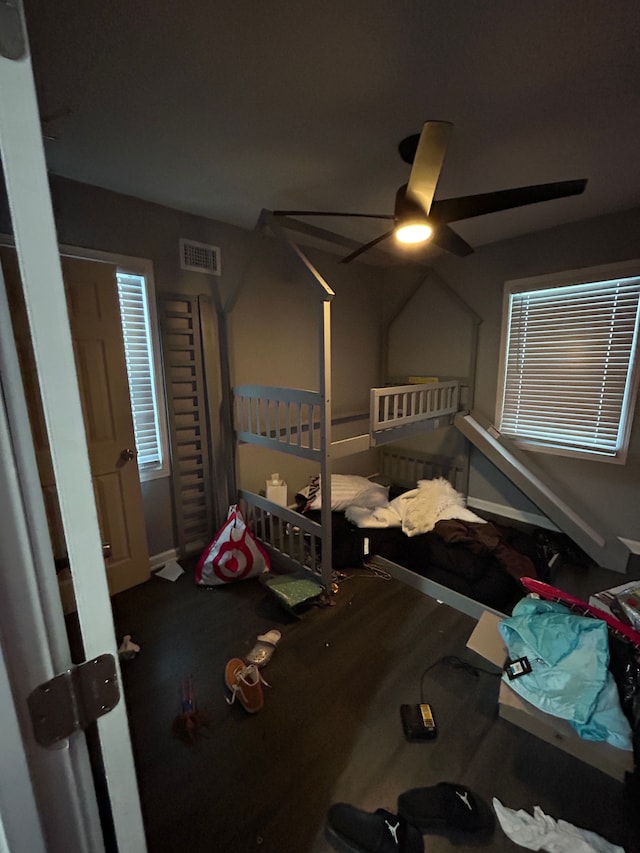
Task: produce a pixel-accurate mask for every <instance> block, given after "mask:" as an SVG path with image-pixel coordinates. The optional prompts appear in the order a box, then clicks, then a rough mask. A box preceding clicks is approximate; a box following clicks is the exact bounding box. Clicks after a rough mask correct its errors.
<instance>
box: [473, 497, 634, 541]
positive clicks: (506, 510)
mask: <svg viewBox="0 0 640 853" xmlns="http://www.w3.org/2000/svg"><path fill="white" fill-rule="evenodd" d="M467 506H468V507H469V508H471V509H480V510H484V511H485V512H490V513H491V514H492V515H499V516H502V517H503V518H511V519H513V521H522V522H523V523H524V524H531V525H532V526H533V527H542V528H543V529H544V530H555V531H556V532H560V528H559V527H556V525H555V524H554V523H553V522H552V521H549V519H548V518H547V517H546V516H544V515H537V514H536V513H534V512H525V511H524V510H520V509H514V508H513V507H512V506H504V505H503V504H497V503H494V502H493V501H484V500H482V499H481V498H469V499H468V500H467ZM618 538H619V539H620V541H621V542H623V543H624V544H625V545H626V546H627V548H628V549H629V550H630V551H631V553H632V554H640V542H639V541H638V540H637V539H626V538H625V537H624V536H620V537H618Z"/></svg>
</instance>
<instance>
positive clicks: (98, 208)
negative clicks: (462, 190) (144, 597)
mask: <svg viewBox="0 0 640 853" xmlns="http://www.w3.org/2000/svg"><path fill="white" fill-rule="evenodd" d="M51 192H52V200H53V205H54V213H55V218H56V227H57V231H58V239H59V242H60V243H61V244H66V245H72V246H79V247H83V248H91V249H97V250H100V251H104V252H113V253H116V254H122V255H130V256H135V257H142V258H148V259H150V260H151V261H152V262H153V266H154V277H155V285H156V291H157V293H159V294H160V293H163V292H165V293H187V294H199V293H209V294H211V295H212V296H213V297H214V300H219V301H221V302H222V303H225V304H226V303H227V301H228V300H229V299H230V298H232V297H233V296H234V295H237V302H236V304H235V308H234V310H233V312H232V313H231V315H230V319H229V337H230V354H229V355H230V366H231V379H232V383H233V384H240V383H261V384H267V385H292V386H297V387H301V388H312V389H317V388H318V387H319V386H318V376H319V374H318V366H319V352H320V346H319V338H318V327H319V302H318V300H317V299H316V292H317V287H316V286H315V284H314V282H312V280H311V278H310V276H309V274H308V273H306V271H305V270H304V268H303V266H302V264H301V263H300V262H299V261H298V260H296V259H295V258H294V257H293V255H292V254H291V252H290V251H289V250H287V249H285V248H283V247H282V246H281V245H280V244H279V243H278V242H277V241H275V240H274V239H273V238H271V237H262V238H257V239H256V238H255V237H254V236H253V235H252V234H251V232H247V231H245V230H244V229H241V228H236V227H235V226H231V225H227V224H225V223H221V222H216V221H213V220H207V219H203V218H201V217H198V216H194V215H191V214H188V213H184V212H181V211H177V210H172V209H169V208H165V207H162V206H160V205H156V204H151V203H148V202H144V201H141V200H139V199H135V198H132V197H129V196H123V195H120V194H117V193H113V192H110V191H108V190H103V189H100V188H98V187H92V186H88V185H85V184H81V183H78V182H75V181H70V180H67V179H64V178H59V177H56V176H53V177H52V178H51ZM10 230H11V228H10V222H9V220H8V217H7V212H6V209H4V211H0V231H3V232H5V233H10ZM181 237H187V238H190V239H192V240H197V241H199V242H203V243H209V244H213V245H215V246H219V247H220V249H221V259H222V275H221V276H220V277H213V276H205V275H201V274H198V273H191V272H185V271H184V270H182V269H181V268H180V262H179V252H178V240H179V239H180V238H181ZM309 255H310V257H311V259H312V261H313V262H314V263H315V264H316V265H317V267H318V270H319V271H320V273H321V274H322V275H323V276H325V277H326V278H327V279H328V281H329V283H330V284H331V285H332V287H333V289H334V290H335V297H334V299H333V304H332V322H333V346H332V358H333V363H334V365H335V369H334V373H335V377H334V397H333V405H334V411H338V412H341V413H344V412H352V411H355V410H360V409H365V408H367V409H368V390H369V388H370V387H371V386H372V385H376V384H379V382H380V365H381V358H380V347H381V327H382V324H383V322H384V318H385V312H388V311H389V310H391V307H392V306H393V305H394V300H393V299H392V300H389V299H386V300H385V299H384V298H383V297H384V290H383V280H382V276H381V274H380V272H379V270H376V269H371V268H369V267H365V266H363V265H360V264H353V265H350V266H344V265H340V264H338V263H336V260H337V258H336V257H335V256H333V255H329V254H327V253H325V252H323V251H320V250H318V249H314V250H309ZM240 284H242V287H241V288H239V285H240ZM396 298H397V295H396ZM239 456H240V465H239V471H240V473H241V483H242V485H243V486H244V487H246V488H250V489H255V490H258V489H260V488H264V480H265V478H266V477H267V476H268V475H269V474H270V473H272V472H273V471H278V473H280V474H281V475H282V476H284V477H285V478H286V479H287V480H288V481H289V483H290V485H291V491H290V495H291V494H292V493H293V490H295V489H296V488H299V487H302V486H303V485H305V484H306V482H307V481H308V478H309V476H310V475H311V474H312V473H315V471H314V470H313V468H312V467H311V468H310V467H309V464H308V463H300V462H298V461H297V460H295V459H293V457H286V456H283V455H282V454H268V453H265V452H264V451H260V450H258V449H256V448H246V449H243V450H242V452H241V453H240V454H239ZM374 464H375V463H374V462H373V461H372V460H371V457H370V456H369V455H368V454H360V455H359V457H358V458H355V459H351V460H348V461H347V462H344V463H342V469H343V470H348V471H350V472H351V471H352V472H354V473H371V471H372V466H373V465H374ZM336 470H340V466H338V467H337V468H336ZM142 491H143V501H144V512H145V522H146V528H147V538H148V543H149V551H150V553H151V554H159V553H162V552H164V551H166V550H169V549H171V548H173V547H174V546H175V544H176V537H175V532H174V524H173V497H172V490H171V481H170V478H163V479H157V480H152V481H149V482H147V483H143V485H142Z"/></svg>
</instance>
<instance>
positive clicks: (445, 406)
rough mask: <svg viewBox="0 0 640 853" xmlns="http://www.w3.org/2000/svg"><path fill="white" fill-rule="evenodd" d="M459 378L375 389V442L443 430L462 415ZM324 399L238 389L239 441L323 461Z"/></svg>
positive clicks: (314, 395)
mask: <svg viewBox="0 0 640 853" xmlns="http://www.w3.org/2000/svg"><path fill="white" fill-rule="evenodd" d="M459 400H460V382H459V380H457V379H456V380H448V381H446V382H431V383H423V384H420V385H393V386H389V387H385V388H372V389H371V394H370V413H369V440H368V442H367V443H368V445H369V446H371V447H375V446H377V445H380V444H386V443H388V442H390V441H397V440H398V438H399V437H400V433H401V432H402V431H404V432H407V431H409V430H411V431H413V430H415V431H417V430H420V429H428V428H438V427H440V426H444V425H445V424H446V423H451V421H452V419H453V415H455V413H456V412H457V411H458V408H459ZM322 404H323V399H322V395H321V394H320V393H319V392H316V391H305V390H301V389H296V388H273V387H269V386H262V385H242V386H238V387H236V388H234V410H235V426H236V437H237V439H238V441H241V442H247V443H249V444H257V445H260V446H262V447H269V448H271V449H273V450H278V451H280V452H285V453H292V454H295V455H297V456H301V457H303V458H305V459H313V460H316V461H320V459H321V453H322V447H321V436H322V424H321V412H322Z"/></svg>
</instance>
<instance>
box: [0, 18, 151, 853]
mask: <svg viewBox="0 0 640 853" xmlns="http://www.w3.org/2000/svg"><path fill="white" fill-rule="evenodd" d="M17 8H18V13H19V14H22V4H21V3H20V4H18V7H17ZM0 153H1V154H2V162H3V165H4V173H5V178H6V184H7V194H8V198H9V206H10V210H11V218H12V223H13V231H14V234H15V241H16V248H17V253H18V260H19V264H20V272H21V278H22V283H23V291H24V297H25V302H26V306H27V313H28V316H29V324H30V329H31V337H32V341H33V348H34V355H35V362H36V368H37V374H38V379H39V382H40V387H41V388H42V397H43V400H42V402H43V409H44V416H45V421H46V425H47V434H48V439H49V445H50V449H51V456H52V463H53V469H54V473H55V479H56V485H57V491H58V500H59V505H60V511H61V516H62V522H63V528H64V532H65V538H66V543H67V553H68V556H69V562H70V566H71V570H72V572H73V577H74V587H75V593H76V600H77V603H78V617H79V621H80V627H81V632H82V639H83V644H84V648H85V654H86V656H87V658H91V657H95V656H97V655H99V654H103V653H111V654H113V656H114V658H115V660H116V666H117V667H118V654H117V642H116V638H115V633H114V627H113V618H112V613H111V605H110V600H109V592H108V587H107V579H106V573H105V571H104V562H103V557H102V544H101V538H100V532H99V528H98V519H97V514H96V508H95V503H94V496H93V487H92V482H91V471H90V467H89V457H88V453H87V446H86V441H85V435H84V424H83V419H82V411H81V405H80V395H79V390H78V384H77V380H76V373H75V362H74V356H73V347H72V342H71V333H70V329H69V321H68V316H67V308H66V299H65V292H64V285H63V280H62V271H61V267H60V257H59V254H58V246H57V241H56V230H55V223H54V218H53V211H52V205H51V197H50V194H49V186H48V181H47V170H46V165H45V159H44V151H43V148H42V139H41V130H40V121H39V115H38V106H37V100H36V92H35V86H34V82H33V73H32V68H31V60H30V56H29V53H28V50H27V51H26V52H25V53H24V55H23V56H21V57H20V58H18V59H8V58H7V57H6V56H0ZM7 426H8V429H9V430H10V438H11V439H13V438H14V437H15V435H14V431H15V427H14V426H13V425H9V424H8V425H7ZM20 468H21V466H20V462H19V461H18V463H17V471H16V478H15V483H14V487H13V489H12V499H14V500H15V501H16V503H17V502H18V500H19V497H20V488H19V481H20V477H21V475H23V472H22V471H21V470H20ZM26 473H27V474H28V472H26ZM31 498H32V496H31V497H29V496H28V495H27V494H26V493H23V494H22V499H23V501H24V504H25V508H26V511H27V514H28V513H29V511H30V510H31V509H33V507H32V506H31V502H32V501H31ZM36 514H37V513H36ZM15 523H16V525H18V524H19V520H18V518H17V517H16V522H15ZM25 527H26V530H25V532H26V535H27V537H28V538H27V542H26V543H24V545H25V546H27V545H28V544H29V542H30V537H31V530H30V529H29V527H28V526H27V525H26V520H25ZM17 534H18V530H17V527H16V530H15V535H16V540H17ZM3 539H4V536H3ZM24 556H26V554H25V555H24ZM51 562H52V560H51ZM33 565H34V563H33V562H32V563H31V566H32V567H33ZM28 567H29V563H28V562H27V561H25V568H26V569H27V570H26V571H24V572H23V575H24V578H25V583H24V584H16V588H17V589H19V592H18V593H15V592H13V591H11V590H12V588H11V587H9V595H8V597H7V600H6V601H5V602H3V604H2V614H1V616H2V624H3V628H4V625H5V624H7V623H5V621H4V616H5V612H8V613H10V616H11V621H12V623H13V624H15V625H18V626H19V627H20V630H21V632H22V633H23V636H22V637H21V638H20V640H18V639H17V638H14V637H13V636H12V635H11V633H9V634H8V635H7V634H6V633H3V634H2V637H1V641H2V650H3V653H4V657H5V660H6V661H7V664H8V666H9V673H10V676H11V677H12V684H14V682H15V678H14V674H15V673H16V672H19V671H20V670H19V663H18V662H25V663H28V664H30V666H31V669H32V670H33V669H34V665H33V661H34V660H38V659H41V660H43V661H45V660H46V659H47V658H48V659H49V667H50V668H51V667H52V665H53V661H52V659H51V645H52V644H54V641H55V637H59V636H60V629H61V627H63V626H64V622H63V617H62V609H61V604H60V598H59V594H58V591H57V588H56V587H55V586H54V587H53V588H52V584H49V583H45V584H42V585H40V584H38V583H36V582H35V581H36V579H37V575H36V573H35V572H33V574H31V573H30V572H29V571H28ZM43 568H46V567H43ZM21 595H22V596H24V597H26V598H25V599H24V600H23V601H21V600H20V597H21ZM25 604H26V605H28V606H25ZM20 605H22V607H23V610H22V612H21V610H20ZM5 608H6V610H5ZM30 623H32V624H30ZM38 623H39V624H38ZM45 626H46V628H47V629H49V630H43V628H44V627H45ZM51 628H53V632H52V633H53V635H54V636H52V634H51V633H50V629H51ZM30 629H31V631H32V634H31V639H30V645H25V637H26V636H28V635H29V630H30ZM14 662H16V663H17V665H16V666H14V665H13V664H14ZM118 677H120V672H119V667H118ZM37 683H38V682H37V681H36V682H35V683H32V684H31V685H30V686H31V689H33V688H34V687H35V686H36V685H37ZM24 686H25V685H24V684H23V685H22V687H23V688H24ZM19 694H20V695H17V694H16V692H15V687H14V702H15V703H16V714H17V716H18V718H21V719H24V715H25V713H26V709H25V708H24V707H23V701H24V691H23V690H21V691H19ZM98 732H99V736H100V742H101V747H102V754H103V760H104V766H105V776H106V782H107V788H108V791H109V797H110V803H111V810H112V813H113V818H114V826H115V831H116V838H117V843H118V848H119V851H120V853H125V851H127V853H128V851H131V853H138V851H141V853H142V851H145V850H146V843H145V839H144V828H143V823H142V815H141V811H140V802H139V795H138V788H137V782H136V775H135V768H134V764H133V754H132V751H131V742H130V736H129V729H128V722H127V716H126V708H125V703H124V696H123V697H122V699H121V701H120V702H119V703H118V705H117V706H116V708H115V709H114V710H113V711H112V712H111V713H109V714H107V715H105V716H103V717H101V718H100V719H99V721H98ZM22 733H23V738H24V737H25V728H24V726H23V732H22ZM76 741H78V742H80V741H82V743H84V738H83V736H82V735H80V734H78V735H73V736H72V737H71V738H70V740H69V744H68V747H69V746H70V745H71V744H73V743H74V742H76ZM65 752H67V755H68V760H67V769H68V770H69V771H71V776H72V778H70V779H69V787H70V788H72V787H73V784H75V786H76V790H75V791H74V792H73V798H72V800H73V802H72V803H71V804H70V808H68V809H64V811H65V815H64V817H66V820H67V821H69V822H71V823H72V824H73V827H74V835H75V833H76V830H77V832H78V833H79V834H82V832H85V833H86V834H87V835H88V836H89V837H91V838H94V839H95V837H96V834H95V825H94V823H95V813H96V805H95V792H94V790H93V788H91V790H90V792H87V791H86V790H83V782H85V781H86V780H85V779H83V778H82V774H81V773H78V772H77V769H78V768H77V767H76V764H75V761H74V758H73V755H72V754H71V752H72V750H71V751H70V752H69V751H68V750H65V749H63V750H46V749H43V748H41V747H37V746H36V747H34V748H32V749H30V750H29V760H30V768H31V772H32V773H34V769H36V770H37V772H36V773H34V784H35V783H36V782H37V777H38V775H39V774H41V775H42V777H43V778H45V779H48V780H49V781H50V776H49V775H48V773H49V772H50V771H51V769H52V767H55V766H57V765H59V761H57V760H56V758H57V755H62V754H63V753H65ZM2 772H3V774H5V773H7V774H8V773H9V772H10V769H9V768H8V767H5V766H3V768H2ZM37 798H38V802H39V811H40V814H41V817H42V821H43V824H45V823H46V822H47V821H48V820H51V821H55V817H54V816H53V815H51V814H50V812H51V811H52V810H53V809H54V808H55V806H52V805H50V804H49V803H48V802H46V799H45V798H44V797H43V796H42V795H38V794H37ZM1 817H2V825H3V830H4V832H5V835H6V834H7V820H9V819H10V815H6V814H5V813H3V814H2V816H1ZM82 817H84V818H88V820H89V822H90V823H89V826H88V827H81V826H79V824H80V822H81V819H82ZM63 840H64V836H63V837H62V838H60V839H59V842H61V841H63ZM66 842H67V846H66V848H65V849H66V850H69V849H82V850H85V849H87V847H82V846H80V847H76V846H74V844H73V842H72V841H70V839H69V832H68V831H67V837H66ZM23 849H29V848H28V846H27V847H25V848H23ZM51 849H52V850H54V849H58V848H54V847H51ZM59 849H62V848H59ZM88 849H97V848H95V847H90V848H88Z"/></svg>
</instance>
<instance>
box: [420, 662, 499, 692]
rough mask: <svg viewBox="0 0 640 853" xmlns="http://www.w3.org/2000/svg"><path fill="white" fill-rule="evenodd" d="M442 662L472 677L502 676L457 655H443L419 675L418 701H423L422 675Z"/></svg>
mask: <svg viewBox="0 0 640 853" xmlns="http://www.w3.org/2000/svg"><path fill="white" fill-rule="evenodd" d="M441 663H444V664H447V665H448V666H452V667H454V669H461V670H463V672H466V673H467V674H468V675H472V676H473V677H474V678H480V676H481V675H493V676H495V677H496V678H500V677H501V676H502V673H501V672H492V671H491V670H489V669H483V668H482V667H480V666H474V665H473V664H472V663H469V661H466V660H462V658H459V657H457V655H445V656H444V657H442V658H440V659H439V660H437V661H434V663H432V664H431V665H430V666H428V667H427V668H426V669H425V670H424V671H423V673H422V675H421V676H420V701H421V702H424V701H425V699H424V677H425V675H426V674H427V673H428V672H429V671H430V670H432V669H433V668H434V666H438V665H439V664H441Z"/></svg>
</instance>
